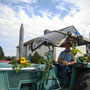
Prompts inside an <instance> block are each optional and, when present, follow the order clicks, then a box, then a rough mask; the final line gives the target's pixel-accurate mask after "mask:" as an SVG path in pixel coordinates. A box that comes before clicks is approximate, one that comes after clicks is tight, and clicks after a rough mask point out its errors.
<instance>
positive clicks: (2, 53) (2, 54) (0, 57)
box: [0, 47, 4, 60]
mask: <svg viewBox="0 0 90 90" xmlns="http://www.w3.org/2000/svg"><path fill="white" fill-rule="evenodd" d="M3 59H4V52H3V49H2V47H0V60H3Z"/></svg>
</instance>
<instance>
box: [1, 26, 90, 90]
mask: <svg viewBox="0 0 90 90" xmlns="http://www.w3.org/2000/svg"><path fill="white" fill-rule="evenodd" d="M72 27H73V26H72ZM66 42H69V43H74V44H75V45H76V47H77V46H82V45H86V51H87V54H86V57H87V61H85V59H83V58H84V56H82V57H76V60H77V63H75V64H74V65H73V67H72V72H71V73H68V76H67V80H68V87H67V88H65V89H62V88H61V75H62V73H61V68H60V67H59V63H57V62H56V61H55V60H54V47H64V46H65V43H66ZM38 43H39V44H38ZM35 44H36V47H34V45H35ZM42 45H45V46H46V47H48V52H47V53H46V54H45V55H46V60H47V61H46V63H45V64H32V65H33V66H34V67H26V68H21V70H20V71H18V72H16V71H15V70H13V68H12V65H11V64H8V62H0V90H90V39H87V38H84V37H83V36H81V35H80V34H79V32H78V31H77V30H76V29H73V28H69V29H68V28H65V29H62V30H59V31H56V30H54V31H52V32H50V33H48V34H45V35H44V36H42V37H38V38H36V39H34V40H33V42H32V44H31V49H32V51H35V50H36V49H38V48H39V47H40V46H42Z"/></svg>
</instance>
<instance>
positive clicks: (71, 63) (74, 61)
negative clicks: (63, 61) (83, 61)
mask: <svg viewBox="0 0 90 90" xmlns="http://www.w3.org/2000/svg"><path fill="white" fill-rule="evenodd" d="M76 62H77V61H76V60H73V61H72V62H70V63H68V64H69V65H73V64H74V63H76Z"/></svg>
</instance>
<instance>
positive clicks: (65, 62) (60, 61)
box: [57, 57, 68, 65]
mask: <svg viewBox="0 0 90 90" xmlns="http://www.w3.org/2000/svg"><path fill="white" fill-rule="evenodd" d="M57 63H62V64H63V65H68V62H67V61H63V60H62V59H61V58H60V57H59V58H58V61H57Z"/></svg>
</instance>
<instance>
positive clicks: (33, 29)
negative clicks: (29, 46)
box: [0, 0, 90, 56]
mask: <svg viewBox="0 0 90 90" xmlns="http://www.w3.org/2000/svg"><path fill="white" fill-rule="evenodd" d="M22 23H23V25H24V42H26V41H28V40H30V39H33V38H35V37H38V36H42V35H43V33H44V30H46V29H49V30H51V31H52V30H59V29H62V28H65V27H67V26H70V25H73V26H74V27H75V28H76V29H77V30H78V31H79V33H80V34H81V35H83V36H84V37H87V38H89V32H90V0H0V46H1V47H2V48H3V51H4V54H5V56H15V55H16V46H18V45H19V30H20V26H21V24H22Z"/></svg>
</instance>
